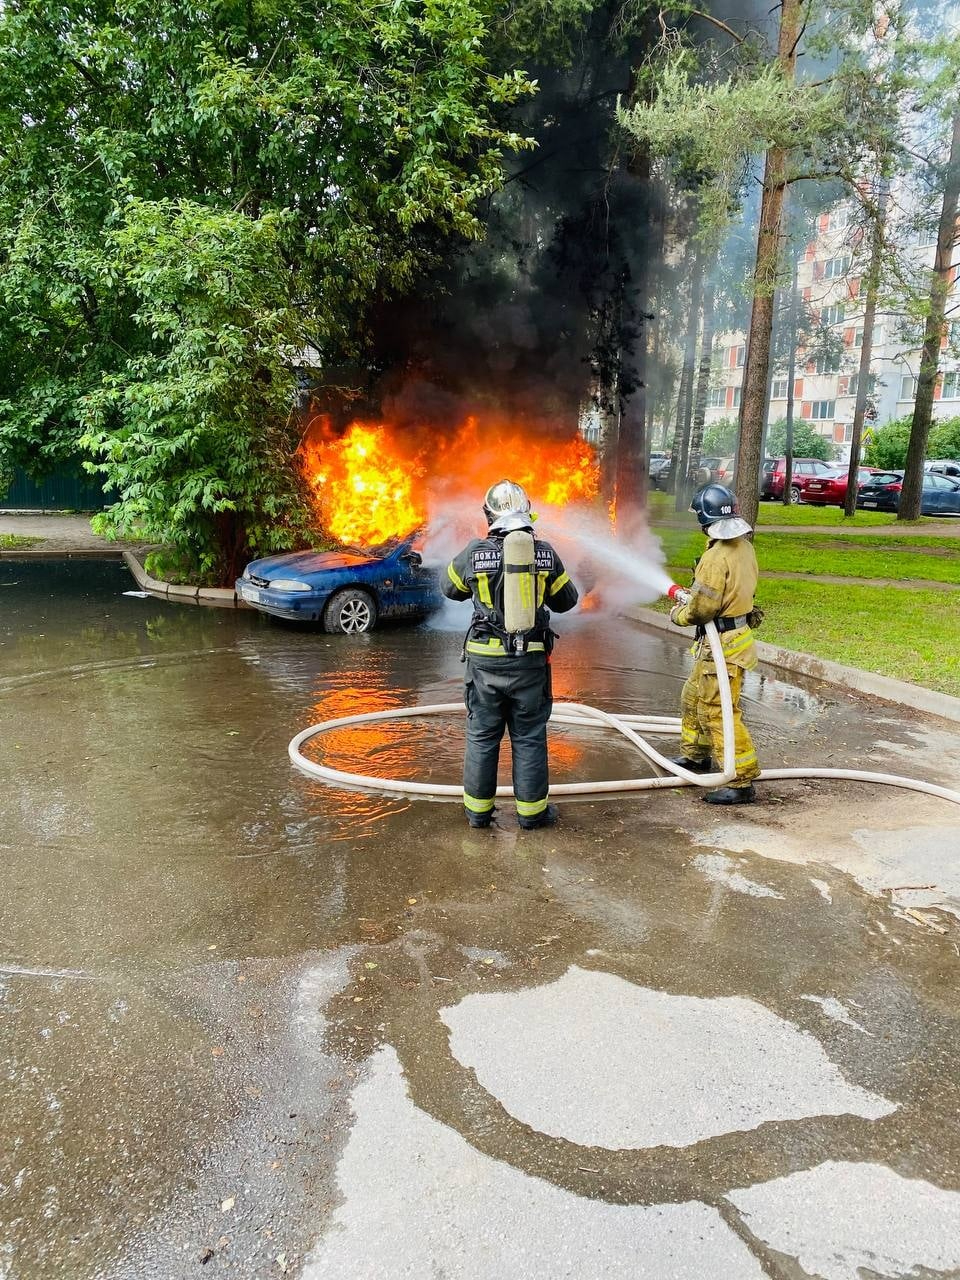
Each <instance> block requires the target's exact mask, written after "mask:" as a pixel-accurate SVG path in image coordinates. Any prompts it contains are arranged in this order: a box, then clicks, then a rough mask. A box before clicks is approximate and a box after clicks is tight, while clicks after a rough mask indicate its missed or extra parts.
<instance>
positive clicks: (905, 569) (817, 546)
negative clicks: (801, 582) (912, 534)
mask: <svg viewBox="0 0 960 1280" xmlns="http://www.w3.org/2000/svg"><path fill="white" fill-rule="evenodd" d="M916 543H917V544H919V545H915V544H914V542H913V541H912V540H908V539H906V538H902V539H901V538H893V537H891V538H889V539H887V538H870V537H864V538H844V537H842V536H841V537H835V538H831V537H830V536H829V535H826V534H819V535H818V534H801V535H798V534H793V533H764V532H762V531H761V532H759V533H758V534H757V537H756V540H755V546H756V549H757V559H758V560H759V562H760V572H761V574H763V573H833V574H840V575H841V576H843V577H848V578H893V579H902V578H928V579H931V580H933V581H934V582H955V583H957V584H958V585H960V543H958V542H957V541H956V540H955V539H952V538H917V539H916Z"/></svg>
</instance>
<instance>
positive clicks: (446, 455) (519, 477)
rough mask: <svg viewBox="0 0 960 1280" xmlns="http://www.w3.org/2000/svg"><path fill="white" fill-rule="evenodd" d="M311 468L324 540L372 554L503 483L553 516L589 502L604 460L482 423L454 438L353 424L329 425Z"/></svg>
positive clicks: (583, 447) (586, 448) (310, 455)
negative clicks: (446, 502)
mask: <svg viewBox="0 0 960 1280" xmlns="http://www.w3.org/2000/svg"><path fill="white" fill-rule="evenodd" d="M302 461H303V466H304V472H305V474H306V477H307V479H308V481H309V483H310V487H311V489H312V491H313V494H314V500H315V502H316V506H317V512H318V515H319V518H320V523H321V524H322V526H323V528H324V530H325V532H327V533H328V534H330V535H331V536H332V537H334V538H337V539H338V540H339V541H340V542H346V543H356V544H360V545H366V546H373V545H376V544H377V543H380V542H384V541H386V540H387V539H388V538H391V537H403V536H405V535H406V534H408V533H411V532H412V531H413V530H414V529H417V528H419V527H421V526H422V525H424V524H425V523H426V522H427V520H428V519H429V517H430V514H431V505H432V504H433V503H435V502H438V501H441V500H443V499H448V498H455V497H460V496H462V498H463V499H464V501H466V502H468V503H470V504H472V505H474V506H475V505H477V504H478V503H479V501H480V499H481V498H482V496H483V494H484V493H485V492H486V490H487V488H488V487H489V486H490V485H491V484H493V483H494V482H495V481H497V480H500V479H502V478H503V477H504V476H509V477H510V479H511V480H516V481H517V482H518V483H519V484H522V485H523V486H524V488H525V489H526V490H527V492H528V493H530V494H531V496H532V498H533V500H534V503H535V504H536V503H546V504H548V505H550V506H554V507H563V506H566V505H567V504H568V503H570V502H578V501H587V500H589V499H591V498H594V497H595V496H596V494H597V492H598V488H599V471H598V466H597V458H596V454H595V452H594V449H593V448H592V446H591V445H589V444H588V443H587V442H586V441H585V440H584V439H583V438H582V437H581V436H579V435H575V436H572V437H568V438H567V439H565V440H556V439H552V438H550V437H549V436H545V435H543V434H540V433H536V432H527V431H525V430H524V429H523V428H521V427H518V426H516V425H513V424H501V423H486V424H483V425H481V424H480V423H479V422H478V421H477V420H476V419H475V418H468V419H467V420H466V421H465V422H463V423H462V424H461V425H460V426H459V427H458V428H456V430H454V431H451V432H448V433H435V432H428V431H427V430H426V429H423V430H416V429H409V428H407V429H400V428H397V427H391V426H388V425H387V424H385V423H371V422H354V423H352V424H351V425H350V426H349V427H348V428H347V430H346V431H344V432H343V433H342V434H337V433H336V432H334V431H333V429H332V428H331V427H330V425H329V424H328V423H326V422H322V423H318V424H316V425H315V427H314V429H313V430H312V431H311V433H310V436H309V437H308V440H307V442H306V443H305V444H304V446H303V449H302Z"/></svg>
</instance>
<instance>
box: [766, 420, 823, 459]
mask: <svg viewBox="0 0 960 1280" xmlns="http://www.w3.org/2000/svg"><path fill="white" fill-rule="evenodd" d="M786 452H787V421H786V419H785V418H781V419H780V420H779V421H778V422H774V423H772V424H771V426H770V429H769V431H768V432H767V449H766V456H767V457H768V458H781V457H784V456H785V454H786ZM835 455H836V450H835V449H834V447H833V442H832V441H830V440H828V439H827V437H826V436H822V435H821V434H820V433H819V431H817V429H816V427H813V426H811V425H810V423H809V422H795V423H794V424H793V456H794V457H795V458H821V459H822V460H823V461H824V462H831V461H832V460H833V458H834V456H835Z"/></svg>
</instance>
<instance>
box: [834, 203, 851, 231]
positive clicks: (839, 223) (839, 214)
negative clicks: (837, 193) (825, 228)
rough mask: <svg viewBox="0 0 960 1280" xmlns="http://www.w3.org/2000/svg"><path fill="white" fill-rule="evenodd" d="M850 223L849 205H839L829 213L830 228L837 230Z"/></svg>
mask: <svg viewBox="0 0 960 1280" xmlns="http://www.w3.org/2000/svg"><path fill="white" fill-rule="evenodd" d="M849 223H850V206H849V205H841V206H840V208H839V209H834V210H833V212H832V213H831V214H830V229H831V230H837V231H839V230H840V229H841V228H842V227H846V226H848V225H849Z"/></svg>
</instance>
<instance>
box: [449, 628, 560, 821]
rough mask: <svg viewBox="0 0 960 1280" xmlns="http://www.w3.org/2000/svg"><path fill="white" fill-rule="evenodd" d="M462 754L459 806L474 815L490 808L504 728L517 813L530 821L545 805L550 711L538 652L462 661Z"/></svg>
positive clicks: (544, 667)
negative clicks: (464, 724) (510, 754)
mask: <svg viewBox="0 0 960 1280" xmlns="http://www.w3.org/2000/svg"><path fill="white" fill-rule="evenodd" d="M464 700H465V702H466V705H467V749H466V753H465V755H464V761H463V790H464V803H465V804H466V805H467V807H468V808H470V809H473V810H474V811H475V812H483V811H484V810H488V809H489V808H491V807H492V804H493V797H494V795H495V794H496V790H497V763H498V761H499V758H500V743H501V741H502V740H503V732H504V729H506V730H507V731H508V732H509V734H510V744H511V747H512V750H513V790H514V795H515V798H516V803H517V813H518V814H519V815H520V816H521V817H533V816H535V815H536V814H538V813H542V812H543V810H544V809H545V808H546V805H547V790H548V788H549V784H550V778H549V770H548V766H547V721H548V720H549V719H550V712H551V710H552V707H553V700H552V697H551V692H550V672H549V667H548V666H547V660H546V655H545V654H543V653H527V654H518V655H516V656H514V657H502V658H474V657H468V658H467V670H466V676H465V678H464Z"/></svg>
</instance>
